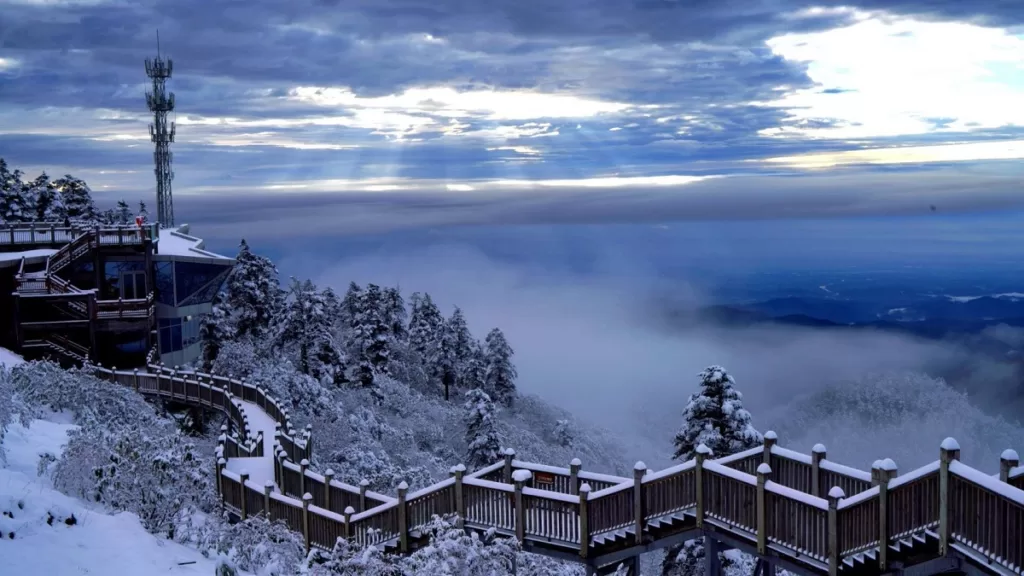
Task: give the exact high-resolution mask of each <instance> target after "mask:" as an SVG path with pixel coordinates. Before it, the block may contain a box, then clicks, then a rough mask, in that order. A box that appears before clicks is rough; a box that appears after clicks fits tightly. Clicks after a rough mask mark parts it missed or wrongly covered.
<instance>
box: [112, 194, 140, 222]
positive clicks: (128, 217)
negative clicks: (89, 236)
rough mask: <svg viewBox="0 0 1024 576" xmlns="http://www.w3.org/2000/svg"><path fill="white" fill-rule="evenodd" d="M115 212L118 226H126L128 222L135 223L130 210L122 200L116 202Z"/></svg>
mask: <svg viewBox="0 0 1024 576" xmlns="http://www.w3.org/2000/svg"><path fill="white" fill-rule="evenodd" d="M115 210H116V211H117V223H118V224H121V225H126V224H128V223H129V222H134V221H135V218H134V217H133V216H132V209H131V208H130V207H129V206H128V203H127V202H125V201H124V199H123V198H122V199H121V200H118V201H117V208H116V209H115Z"/></svg>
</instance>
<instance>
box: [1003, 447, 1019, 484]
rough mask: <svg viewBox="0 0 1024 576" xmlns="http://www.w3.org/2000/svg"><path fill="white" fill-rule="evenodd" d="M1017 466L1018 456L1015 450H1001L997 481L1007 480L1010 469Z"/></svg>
mask: <svg viewBox="0 0 1024 576" xmlns="http://www.w3.org/2000/svg"><path fill="white" fill-rule="evenodd" d="M1017 466H1020V456H1018V455H1017V451H1016V450H1010V449H1009V448H1007V449H1006V450H1003V453H1002V454H1001V455H1000V456H999V481H1000V482H1009V481H1010V470H1013V469H1014V468H1016V467H1017Z"/></svg>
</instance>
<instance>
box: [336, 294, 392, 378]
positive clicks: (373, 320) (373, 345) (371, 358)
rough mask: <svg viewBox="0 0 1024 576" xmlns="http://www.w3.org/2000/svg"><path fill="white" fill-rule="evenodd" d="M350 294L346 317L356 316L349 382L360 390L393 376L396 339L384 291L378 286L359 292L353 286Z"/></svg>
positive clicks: (352, 330) (350, 347) (350, 351)
mask: <svg viewBox="0 0 1024 576" xmlns="http://www.w3.org/2000/svg"><path fill="white" fill-rule="evenodd" d="M349 294H351V295H352V296H353V298H352V299H351V300H350V301H348V302H346V303H344V304H343V307H344V308H346V309H347V313H349V314H352V315H353V316H352V320H351V322H352V328H351V332H350V334H349V337H350V339H351V340H350V342H349V355H350V358H351V368H350V374H349V379H350V380H352V381H354V382H356V383H358V384H359V385H361V386H372V385H373V383H374V379H375V378H376V377H377V375H388V374H390V362H391V348H392V341H393V337H392V334H391V330H392V325H391V324H392V323H391V319H390V318H389V316H388V309H387V302H386V300H385V296H384V294H385V291H384V290H381V287H380V286H378V285H376V284H367V285H366V288H365V289H359V287H358V286H356V285H355V284H354V283H353V284H352V285H351V286H350V287H349ZM356 295H358V296H356Z"/></svg>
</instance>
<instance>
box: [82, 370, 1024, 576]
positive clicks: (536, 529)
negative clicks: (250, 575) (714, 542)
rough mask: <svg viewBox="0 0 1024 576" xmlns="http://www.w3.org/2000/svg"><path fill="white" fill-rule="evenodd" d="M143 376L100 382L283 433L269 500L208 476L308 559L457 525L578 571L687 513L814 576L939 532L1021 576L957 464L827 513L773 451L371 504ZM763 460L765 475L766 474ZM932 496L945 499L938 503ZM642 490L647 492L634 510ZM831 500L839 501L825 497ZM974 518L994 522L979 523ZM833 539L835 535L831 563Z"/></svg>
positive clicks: (301, 449)
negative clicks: (561, 555)
mask: <svg viewBox="0 0 1024 576" xmlns="http://www.w3.org/2000/svg"><path fill="white" fill-rule="evenodd" d="M150 368H151V370H152V372H150V373H142V372H139V373H128V372H124V371H106V372H107V373H110V374H111V375H112V379H115V380H117V381H119V382H121V383H122V384H125V385H134V386H135V388H136V389H138V390H139V391H140V392H143V393H150V394H159V395H163V396H168V395H170V396H172V397H174V398H175V399H177V400H181V401H191V402H196V403H198V404H201V405H203V406H209V407H213V408H215V409H219V410H222V411H225V412H226V413H227V414H228V415H229V417H231V418H232V420H237V422H236V424H237V425H238V426H239V427H242V426H244V424H245V420H244V418H242V416H241V409H240V406H241V404H240V402H241V401H248V402H253V403H255V404H257V405H259V406H260V407H261V408H262V409H264V410H265V411H266V412H267V414H269V415H271V417H272V418H274V419H275V420H276V421H277V422H278V423H279V424H280V426H281V433H278V434H276V435H275V436H276V438H275V441H274V444H273V450H274V452H273V453H274V454H275V455H276V457H275V461H276V465H275V476H276V482H277V486H278V487H279V488H280V492H278V491H275V490H271V491H269V492H268V491H267V489H266V487H263V486H258V485H256V484H255V483H253V482H251V481H249V480H247V479H245V478H242V477H241V476H239V475H238V474H237V473H234V472H231V471H229V470H227V469H225V468H224V467H223V466H218V469H219V475H218V477H219V481H218V484H219V487H220V492H221V498H222V501H223V502H224V505H225V507H226V508H227V509H228V510H230V511H232V512H233V513H235V514H239V515H241V516H242V517H245V516H247V515H252V514H257V513H267V514H268V516H269V517H270V518H274V519H281V520H284V521H285V522H286V523H288V525H289V526H290V527H292V528H293V529H295V530H297V531H300V532H303V533H304V535H305V538H306V542H307V546H310V547H321V548H325V549H330V548H332V547H333V543H334V542H335V541H336V540H337V538H352V539H353V540H354V541H355V542H357V543H359V544H360V545H385V544H386V545H393V546H395V547H397V548H398V549H399V550H401V551H405V550H408V549H409V538H410V537H411V536H410V535H412V534H416V533H418V531H419V530H420V529H421V528H423V527H424V526H426V525H427V524H428V523H429V521H430V519H431V518H432V517H433V516H435V515H438V516H445V515H458V516H459V517H461V518H462V519H463V521H464V522H465V523H466V525H467V526H470V527H475V528H481V529H483V528H493V529H496V530H498V531H499V532H500V533H504V534H507V535H515V536H516V537H521V538H524V539H527V540H534V541H537V542H544V543H546V545H554V546H561V547H563V548H564V549H570V550H571V549H574V548H575V549H577V550H578V552H579V553H580V555H581V556H583V557H585V556H586V555H587V553H588V550H590V549H591V548H594V547H595V546H598V547H599V546H602V545H603V544H602V542H604V541H605V540H606V538H604V536H603V535H611V534H617V533H619V534H621V533H625V534H631V533H632V531H633V530H634V528H635V526H636V524H635V521H636V519H637V518H639V519H640V520H639V522H640V525H641V526H645V527H646V526H648V525H652V526H653V525H656V524H657V523H658V522H659V521H660V519H663V518H666V517H669V516H673V515H681V514H682V513H683V512H684V511H686V512H687V513H688V514H694V511H695V510H696V511H697V512H696V513H697V514H698V515H700V518H699V519H698V526H700V525H701V524H700V523H701V522H703V523H704V525H705V526H706V525H712V526H718V527H719V529H726V530H731V531H733V534H734V536H735V535H744V534H747V535H749V538H750V539H751V540H752V541H755V542H756V545H757V547H758V550H762V549H764V550H767V548H768V547H775V548H779V549H783V550H789V551H790V552H788V553H789V554H790V555H795V557H796V558H798V559H803V560H801V561H804V562H807V563H809V565H810V566H811V567H812V568H813V571H822V570H825V569H828V568H829V567H831V566H836V567H837V566H838V565H839V564H840V563H842V562H849V561H850V560H849V559H850V558H852V557H854V556H862V555H864V554H870V559H871V560H872V561H875V562H884V561H885V560H884V558H885V556H884V554H881V552H880V550H881V549H888V547H889V546H891V545H894V544H896V543H897V542H899V541H901V540H903V539H906V538H908V537H911V536H914V537H917V536H919V535H923V534H926V533H930V531H938V532H941V531H942V530H948V533H949V534H950V539H951V542H952V544H951V545H952V546H962V547H964V548H963V549H964V550H968V551H970V552H972V553H974V554H980V555H982V556H983V557H985V558H986V559H987V560H988V561H990V562H992V563H994V564H998V565H1000V566H1002V567H1003V568H1009V569H1011V570H1014V569H1016V570H1019V567H1020V566H1021V565H1022V564H1024V546H1022V542H1021V540H1020V538H1019V537H1018V536H1019V532H1014V531H1013V530H1019V529H1020V527H1024V490H1021V489H1019V488H1016V487H1014V486H1013V485H1011V482H1009V481H1008V482H1000V481H999V480H998V479H997V478H993V477H991V476H987V475H985V474H982V473H981V472H978V471H977V470H974V469H973V468H970V467H968V466H966V465H964V464H962V463H960V462H959V461H958V455H959V452H958V450H957V451H956V454H955V455H954V456H948V457H949V458H951V460H952V461H951V462H950V464H949V465H948V475H949V476H948V477H949V481H948V482H945V483H940V482H939V477H940V473H941V471H942V470H941V467H940V466H939V464H938V463H933V464H929V465H927V466H923V467H921V468H919V469H917V470H913V471H911V472H908V473H906V474H903V475H902V476H895V469H894V466H893V467H889V468H887V470H890V471H891V474H892V476H891V477H884V476H883V475H882V474H881V473H882V472H883V470H882V469H881V468H879V470H878V472H879V474H878V476H877V478H876V479H875V482H874V483H875V484H876V485H875V486H872V487H870V488H868V489H866V490H861V491H860V492H858V493H853V494H851V495H850V496H849V497H846V496H845V495H841V496H839V497H836V498H829V499H825V498H820V497H817V496H815V495H812V494H808V493H807V492H806V491H804V490H800V489H799V488H797V487H794V486H793V485H799V486H802V487H805V488H808V489H809V488H810V487H811V481H810V480H809V478H811V477H812V475H810V474H808V467H810V466H813V463H809V460H810V457H807V456H806V455H803V454H800V453H796V452H792V451H789V450H786V449H781V448H778V447H776V446H768V447H767V448H765V447H759V448H757V449H752V450H748V451H745V452H744V453H740V454H739V455H734V456H731V457H726V458H720V459H706V460H702V461H700V460H691V461H689V462H686V463H683V464H679V465H676V466H673V467H671V468H668V469H665V470H663V471H660V472H654V473H650V474H646V475H644V474H643V472H644V471H643V470H642V469H641V470H640V472H639V473H638V474H639V475H638V476H637V477H636V478H635V479H626V478H621V477H615V476H607V475H596V474H593V473H589V472H587V473H581V471H580V470H578V468H577V469H576V471H575V472H576V477H577V478H579V477H581V476H583V475H587V474H590V475H592V476H595V477H596V479H601V478H607V479H615V480H621V482H618V483H616V484H612V485H610V486H608V487H606V488H604V489H602V490H597V491H593V492H590V491H589V488H590V487H589V486H587V487H586V488H585V489H584V490H585V492H584V493H585V494H586V500H585V502H584V501H582V500H581V497H580V496H579V495H576V494H568V493H565V492H563V491H562V490H560V489H555V490H547V489H538V488H536V487H530V486H528V485H526V484H528V483H529V482H520V481H519V480H522V477H519V474H521V473H522V474H525V473H529V474H527V477H532V475H533V474H536V473H541V474H554V475H556V476H563V471H565V470H566V469H563V468H558V467H551V466H545V465H540V464H535V463H530V462H523V461H519V460H511V463H512V467H513V468H515V470H519V471H522V472H520V473H517V474H516V480H517V481H516V482H514V483H508V482H505V481H503V480H504V477H503V476H502V478H500V479H498V480H495V479H492V478H493V477H495V476H496V475H498V474H499V473H501V474H502V475H503V474H504V472H505V468H506V461H504V460H503V461H502V462H498V463H495V464H493V465H491V466H488V467H485V468H484V469H481V470H480V471H478V472H477V473H471V474H463V473H462V472H458V471H455V470H454V469H453V477H451V478H448V479H445V480H442V481H440V482H437V483H436V484H434V485H432V486H429V487H426V488H423V489H421V490H418V491H416V492H412V493H408V492H407V490H405V489H400V490H399V497H398V498H393V497H388V496H384V495H380V494H375V493H371V492H370V491H368V490H367V489H366V486H365V485H362V486H359V487H355V486H351V485H347V484H344V483H342V482H339V481H337V480H335V479H333V473H332V472H330V471H327V472H325V473H319V472H316V471H314V470H312V469H310V467H309V466H308V459H309V457H310V456H311V455H312V452H311V443H312V436H311V434H310V432H309V430H308V429H307V430H304V431H302V432H301V433H299V432H295V431H294V430H293V429H292V427H291V423H290V418H289V416H288V413H287V410H286V409H284V408H282V407H281V406H280V404H279V403H278V402H277V401H276V400H275V399H274V398H273V397H272V396H271V395H270V394H269V393H268V392H267V391H266V390H265V389H263V388H262V387H257V386H252V385H250V384H248V383H246V382H245V381H243V380H240V379H233V378H230V377H223V376H219V375H212V374H204V373H197V372H176V371H173V370H170V369H168V368H167V367H164V366H161V365H156V364H153V365H151V366H150ZM101 373H102V370H101ZM242 438H243V439H244V438H248V439H250V441H249V442H248V443H246V442H243V441H240V440H238V439H232V440H228V439H225V441H224V442H222V443H220V444H219V447H218V456H224V455H225V454H228V453H229V452H230V455H237V456H243V457H244V456H245V455H250V454H254V453H256V452H255V450H256V447H255V445H254V444H253V442H252V441H251V439H252V438H253V437H252V432H251V431H249V430H243V432H242ZM260 440H261V441H260V442H257V444H259V445H260V446H261V447H262V448H264V449H266V447H268V446H270V445H269V444H267V442H269V441H270V439H260ZM288 445H290V449H289V448H286V446H288ZM944 445H945V444H944ZM816 453H817V454H818V457H816V458H815V460H817V461H818V462H817V466H818V471H817V473H816V474H815V476H818V477H820V475H821V473H822V472H827V473H832V474H835V475H836V476H835V478H846V479H848V480H849V481H850V482H851V486H856V485H857V484H856V483H857V482H863V481H864V478H865V477H867V478H869V479H870V478H871V477H872V475H870V474H867V473H865V472H862V471H859V470H856V469H852V468H848V467H843V466H841V465H836V464H833V463H830V462H828V461H827V460H824V458H823V455H824V450H823V449H822V450H820V451H819V450H817V447H816ZM758 454H760V456H761V458H762V461H761V462H760V463H759V464H758V465H757V466H756V467H754V470H753V471H754V474H750V473H747V472H745V471H744V469H749V468H750V465H749V463H750V462H754V461H756V456H757V455H758ZM296 456H301V457H302V462H300V463H296V462H295V461H294V458H295V457H296ZM766 456H767V458H768V459H769V461H770V462H764V461H763V460H764V458H765V457H766ZM772 463H774V467H773V466H772V465H771V464H772ZM638 466H639V465H638ZM574 467H575V466H574ZM638 469H639V468H638ZM572 472H573V470H572V469H569V473H570V474H572ZM1020 476H1024V474H1022V473H1021V471H1020V470H1018V469H1017V468H1016V467H1015V468H1013V469H1011V470H1010V474H1009V480H1016V479H1017V478H1018V477H1020ZM488 477H491V478H488ZM787 484H790V485H787ZM942 486H947V488H946V489H947V490H949V491H950V492H949V494H946V495H945V496H943V497H940V494H939V492H940V491H941V490H942V489H943V488H942ZM638 489H640V490H642V491H643V492H642V496H641V497H639V498H638V497H637V493H636V490H638ZM566 490H568V488H566ZM830 492H831V493H835V494H841V493H840V492H837V490H836V489H835V488H832V489H830ZM940 502H946V503H947V506H948V507H949V508H948V511H947V513H946V514H945V515H942V514H940V513H939V503H940ZM637 503H639V505H640V506H641V508H640V509H638V508H637V505H638V504H637ZM583 504H586V506H584V505H583ZM882 511H884V520H885V522H883V521H882V520H883V518H882V516H881V515H880V514H881V513H882ZM978 513H991V514H994V515H995V516H993V517H991V518H989V517H984V518H980V517H978V516H976V514H978ZM942 518H946V520H942ZM942 521H945V522H948V527H947V528H942V527H939V526H938V524H939V523H940V522H942ZM833 522H834V524H833ZM584 526H585V527H586V530H585V532H582V531H581V527H584ZM691 526H692V525H691ZM830 526H835V530H836V534H835V535H834V537H835V541H836V546H835V548H834V549H833V548H832V546H831V544H830V542H831V538H832V535H831V530H832V528H830ZM690 529H692V527H691V528H690ZM743 537H746V536H743ZM872 551H873V552H872ZM851 565H852V564H851ZM822 567H825V568H822ZM836 569H838V568H836Z"/></svg>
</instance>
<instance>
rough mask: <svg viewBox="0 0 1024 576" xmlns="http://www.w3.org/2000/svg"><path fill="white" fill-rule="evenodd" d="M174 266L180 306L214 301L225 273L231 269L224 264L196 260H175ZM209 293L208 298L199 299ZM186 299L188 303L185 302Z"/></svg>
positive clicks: (175, 284)
mask: <svg viewBox="0 0 1024 576" xmlns="http://www.w3.org/2000/svg"><path fill="white" fill-rule="evenodd" d="M174 268H175V269H174V287H175V290H177V301H178V305H179V306H182V305H191V304H199V303H202V302H212V301H213V296H214V295H215V294H216V293H217V290H218V289H219V288H220V284H221V283H222V282H223V277H224V275H225V274H227V272H228V270H230V267H228V266H225V265H222V264H197V263H195V262H175V266H174ZM214 284H215V285H214ZM207 295H209V297H208V299H205V300H202V299H199V297H204V296H207ZM186 301H187V302H188V304H185V303H186Z"/></svg>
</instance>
